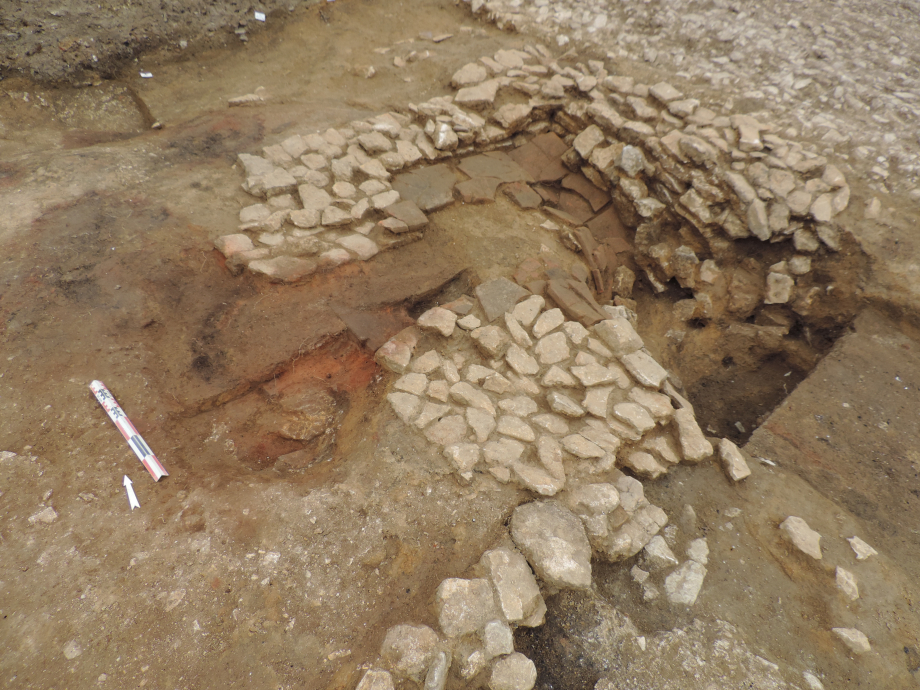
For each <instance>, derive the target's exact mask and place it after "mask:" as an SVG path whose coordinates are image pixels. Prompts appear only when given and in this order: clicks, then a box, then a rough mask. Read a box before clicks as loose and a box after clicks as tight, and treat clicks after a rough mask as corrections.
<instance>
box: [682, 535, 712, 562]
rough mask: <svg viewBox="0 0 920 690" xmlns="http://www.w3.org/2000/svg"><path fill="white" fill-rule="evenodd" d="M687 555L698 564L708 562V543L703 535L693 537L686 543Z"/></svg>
mask: <svg viewBox="0 0 920 690" xmlns="http://www.w3.org/2000/svg"><path fill="white" fill-rule="evenodd" d="M687 557H688V558H689V559H690V560H691V561H696V562H697V563H699V564H700V565H706V564H708V563H709V543H708V542H707V541H706V538H705V537H701V538H699V539H694V540H693V541H691V542H690V543H689V544H688V545H687Z"/></svg>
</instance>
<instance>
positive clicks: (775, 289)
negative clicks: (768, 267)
mask: <svg viewBox="0 0 920 690" xmlns="http://www.w3.org/2000/svg"><path fill="white" fill-rule="evenodd" d="M794 288H795V279H794V278H793V277H792V276H788V275H785V274H784V273H773V272H771V273H769V274H767V292H766V295H765V297H764V304H787V303H788V302H789V301H790V300H791V299H792V291H793V289H794Z"/></svg>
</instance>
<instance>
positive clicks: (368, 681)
mask: <svg viewBox="0 0 920 690" xmlns="http://www.w3.org/2000/svg"><path fill="white" fill-rule="evenodd" d="M393 688H394V685H393V676H391V675H390V674H389V673H388V672H387V671H382V670H380V669H373V668H372V669H370V670H368V672H367V673H365V674H364V677H362V678H361V682H360V683H358V687H357V688H355V690H393Z"/></svg>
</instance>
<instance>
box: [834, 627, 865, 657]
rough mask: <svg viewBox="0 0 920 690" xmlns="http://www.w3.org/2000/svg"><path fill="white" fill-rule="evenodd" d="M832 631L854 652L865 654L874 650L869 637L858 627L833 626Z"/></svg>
mask: <svg viewBox="0 0 920 690" xmlns="http://www.w3.org/2000/svg"><path fill="white" fill-rule="evenodd" d="M831 632H833V633H834V634H835V635H836V636H837V637H839V638H840V639H841V640H842V641H843V643H844V644H845V645H846V646H847V647H848V648H849V650H850V651H851V652H853V653H854V654H865V653H866V652H869V651H871V650H872V645H871V644H869V638H868V637H866V634H865V633H864V632H862V631H860V630H857V629H856V628H831Z"/></svg>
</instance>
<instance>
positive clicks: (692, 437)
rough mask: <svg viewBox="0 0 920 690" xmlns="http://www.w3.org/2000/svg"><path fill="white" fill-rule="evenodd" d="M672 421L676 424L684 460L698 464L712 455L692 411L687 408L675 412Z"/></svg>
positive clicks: (710, 445) (710, 448) (709, 445)
mask: <svg viewBox="0 0 920 690" xmlns="http://www.w3.org/2000/svg"><path fill="white" fill-rule="evenodd" d="M674 421H675V422H677V435H678V438H679V440H680V449H681V453H683V456H684V460H686V461H687V462H699V461H700V460H703V459H705V458H708V457H709V456H710V455H712V444H711V443H710V442H709V441H707V440H706V437H705V436H703V432H702V431H701V430H700V425H699V424H697V422H696V418H695V417H694V416H693V411H692V410H689V409H687V408H681V409H679V410H675V412H674Z"/></svg>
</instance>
